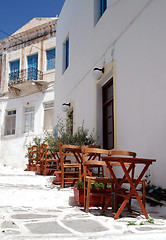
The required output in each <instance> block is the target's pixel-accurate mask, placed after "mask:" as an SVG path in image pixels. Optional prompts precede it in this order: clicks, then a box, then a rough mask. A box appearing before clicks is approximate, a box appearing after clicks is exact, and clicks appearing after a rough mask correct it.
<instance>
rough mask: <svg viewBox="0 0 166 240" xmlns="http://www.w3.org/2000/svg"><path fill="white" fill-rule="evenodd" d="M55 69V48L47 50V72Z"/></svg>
mask: <svg viewBox="0 0 166 240" xmlns="http://www.w3.org/2000/svg"><path fill="white" fill-rule="evenodd" d="M54 68H55V48H54V49H51V50H47V71H48V70H51V69H54Z"/></svg>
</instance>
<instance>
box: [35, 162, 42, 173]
mask: <svg viewBox="0 0 166 240" xmlns="http://www.w3.org/2000/svg"><path fill="white" fill-rule="evenodd" d="M40 173H41V170H40V164H36V174H37V175H40Z"/></svg>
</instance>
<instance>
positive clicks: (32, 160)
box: [27, 145, 40, 171]
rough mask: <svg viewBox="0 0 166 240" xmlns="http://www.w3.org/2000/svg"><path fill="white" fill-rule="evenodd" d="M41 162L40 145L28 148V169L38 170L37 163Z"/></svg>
mask: <svg viewBox="0 0 166 240" xmlns="http://www.w3.org/2000/svg"><path fill="white" fill-rule="evenodd" d="M39 162H40V159H39V149H38V146H36V145H33V146H32V147H29V148H28V168H27V170H28V171H32V170H33V171H36V165H37V164H38V163H39Z"/></svg>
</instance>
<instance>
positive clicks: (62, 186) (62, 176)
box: [61, 168, 65, 188]
mask: <svg viewBox="0 0 166 240" xmlns="http://www.w3.org/2000/svg"><path fill="white" fill-rule="evenodd" d="M64 187H65V180H64V169H63V168H62V169H61V188H64Z"/></svg>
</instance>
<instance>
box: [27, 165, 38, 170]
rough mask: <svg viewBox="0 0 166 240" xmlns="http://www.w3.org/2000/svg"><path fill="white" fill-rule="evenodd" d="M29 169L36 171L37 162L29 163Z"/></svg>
mask: <svg viewBox="0 0 166 240" xmlns="http://www.w3.org/2000/svg"><path fill="white" fill-rule="evenodd" d="M27 170H28V171H36V164H34V163H32V164H27Z"/></svg>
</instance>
